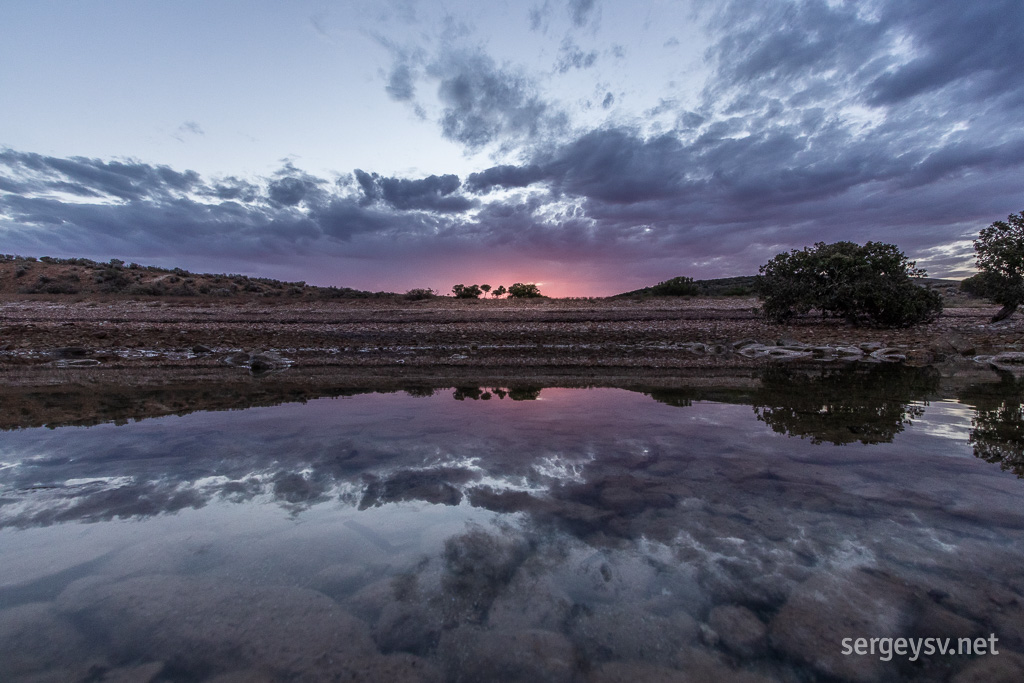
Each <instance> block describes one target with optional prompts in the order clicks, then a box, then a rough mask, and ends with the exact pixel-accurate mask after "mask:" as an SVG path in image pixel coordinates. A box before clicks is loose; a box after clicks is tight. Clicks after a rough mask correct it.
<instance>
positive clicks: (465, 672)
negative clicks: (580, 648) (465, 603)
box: [438, 626, 579, 683]
mask: <svg viewBox="0 0 1024 683" xmlns="http://www.w3.org/2000/svg"><path fill="white" fill-rule="evenodd" d="M438 652H439V655H440V657H441V660H442V661H443V662H444V664H445V670H446V672H447V674H448V680H451V681H456V682H463V681H466V682H468V681H508V682H509V683H519V682H521V683H545V682H547V681H550V682H552V683H554V682H555V681H571V680H574V676H575V675H576V674H577V672H578V669H579V665H578V663H577V657H576V651H575V649H574V648H573V646H572V643H570V642H569V640H568V639H567V638H566V637H565V636H563V635H562V634H561V633H555V632H554V631H542V630H534V629H531V630H525V631H503V630H494V631H488V630H484V629H482V628H479V627H475V626H461V627H459V628H455V629H452V630H450V631H447V632H445V634H444V636H442V638H441V644H440V645H439V647H438Z"/></svg>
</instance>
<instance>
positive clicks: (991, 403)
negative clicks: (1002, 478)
mask: <svg viewBox="0 0 1024 683" xmlns="http://www.w3.org/2000/svg"><path fill="white" fill-rule="evenodd" d="M999 375H1000V378H999V380H1000V381H999V383H998V384H976V385H973V386H971V387H969V388H968V389H967V390H965V391H964V392H963V393H962V394H961V395H960V397H959V398H960V401H961V402H962V403H965V404H967V405H970V406H971V407H972V408H974V410H975V411H976V415H975V417H974V418H973V419H972V420H971V426H972V427H973V429H971V434H970V436H969V437H968V438H969V441H970V442H971V445H972V446H974V455H975V456H977V457H979V458H981V459H982V460H985V461H987V462H991V463H996V464H998V465H999V466H1000V467H1001V468H1002V469H1004V470H1008V471H1010V472H1013V473H1014V474H1016V475H1017V476H1018V477H1020V478H1024V409H1022V406H1021V402H1022V400H1024V378H1017V377H1014V375H1013V374H1011V373H1009V372H1000V373H999Z"/></svg>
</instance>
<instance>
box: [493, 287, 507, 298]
mask: <svg viewBox="0 0 1024 683" xmlns="http://www.w3.org/2000/svg"><path fill="white" fill-rule="evenodd" d="M507 291H508V290H507V289H505V285H498V286H497V287H496V288H495V290H494V296H498V297H501V296H505V293H506V292H507Z"/></svg>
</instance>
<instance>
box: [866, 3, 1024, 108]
mask: <svg viewBox="0 0 1024 683" xmlns="http://www.w3.org/2000/svg"><path fill="white" fill-rule="evenodd" d="M884 21H887V22H890V23H891V24H892V25H895V26H899V27H905V30H907V31H908V32H909V33H910V35H911V36H912V38H913V42H914V45H915V47H916V48H917V50H916V53H915V54H914V56H913V58H912V59H910V60H909V61H908V62H907V63H905V64H901V65H900V66H899V67H898V68H896V69H895V70H893V71H890V72H887V73H883V74H880V75H879V76H878V77H877V78H876V79H875V80H874V81H873V82H872V83H871V84H870V88H869V99H870V101H871V102H872V103H874V104H887V103H895V102H900V101H903V100H905V99H907V98H910V97H914V96H916V95H920V94H923V93H927V92H932V91H936V90H940V89H942V88H945V87H947V86H949V85H952V84H956V83H963V84H964V85H965V86H967V89H968V90H970V91H972V93H973V94H974V96H975V97H988V96H998V95H1000V94H1002V93H1007V94H1010V95H1011V99H1012V100H1013V101H1014V102H1015V103H1016V104H1017V105H1020V104H1021V98H1020V92H1021V90H1022V89H1024V69H1022V68H1021V65H1022V64H1024V41H1022V40H1021V35H1022V32H1024V5H1022V4H1021V3H1020V2H1018V1H1017V0H991V1H989V2H983V3H969V4H963V3H954V2H927V1H922V0H911V1H908V2H894V3H891V4H889V5H888V6H887V7H886V12H885V16H884Z"/></svg>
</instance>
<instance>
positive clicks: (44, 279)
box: [0, 254, 431, 300]
mask: <svg viewBox="0 0 1024 683" xmlns="http://www.w3.org/2000/svg"><path fill="white" fill-rule="evenodd" d="M7 266H13V270H10V271H8V268H7ZM8 272H9V273H10V275H12V276H13V277H12V278H11V280H10V281H8V279H7V277H8ZM0 291H8V292H11V293H18V294H102V295H124V296H130V297H245V298H248V297H262V298H285V299H287V298H306V299H315V300H320V299H368V298H393V297H397V296H399V295H397V294H392V293H390V292H367V291H362V290H358V289H351V288H349V287H316V286H312V285H307V284H306V283H305V282H302V281H299V282H287V281H282V280H274V279H272V278H263V277H250V276H248V275H241V274H237V273H233V274H224V273H222V274H210V273H192V272H189V271H187V270H184V269H182V268H161V267H159V266H142V265H139V264H138V263H130V264H127V265H125V262H124V261H122V260H120V259H111V260H110V261H106V262H99V261H93V260H92V259H87V258H56V257H52V256H42V257H40V258H35V257H32V256H19V255H16V254H0ZM412 291H417V292H424V291H431V290H412ZM406 298H408V296H407V297H406Z"/></svg>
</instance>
